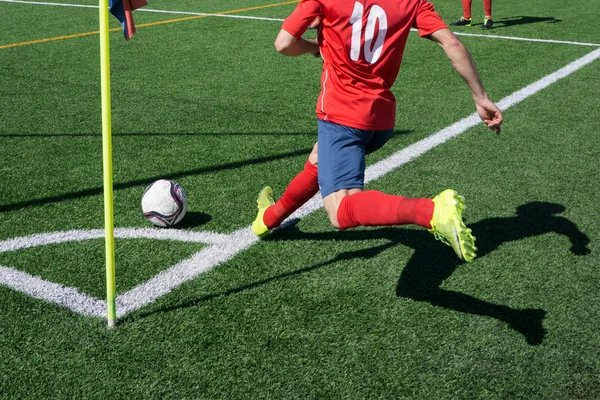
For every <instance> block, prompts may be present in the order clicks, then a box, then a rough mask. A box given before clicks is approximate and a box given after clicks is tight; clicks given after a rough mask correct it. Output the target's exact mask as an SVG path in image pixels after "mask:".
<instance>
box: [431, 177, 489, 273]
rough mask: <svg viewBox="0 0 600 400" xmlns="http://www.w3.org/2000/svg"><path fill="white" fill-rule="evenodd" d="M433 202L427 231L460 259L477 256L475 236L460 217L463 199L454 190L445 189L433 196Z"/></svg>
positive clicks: (467, 260) (471, 258)
mask: <svg viewBox="0 0 600 400" xmlns="http://www.w3.org/2000/svg"><path fill="white" fill-rule="evenodd" d="M433 203H434V204H435V208H434V209H433V218H432V219H431V226H432V229H430V230H429V232H431V233H433V235H434V236H435V238H436V239H438V240H441V241H442V242H443V243H445V244H447V245H448V246H450V247H452V249H453V250H454V252H455V253H456V255H457V256H458V258H460V259H461V260H462V261H466V262H472V261H473V260H474V259H475V257H477V254H475V251H476V250H477V247H475V237H474V236H473V235H472V234H471V230H470V229H469V228H467V226H466V225H465V223H464V222H463V219H462V212H463V210H464V209H465V205H464V199H463V198H462V196H460V195H459V194H458V193H456V191H454V190H452V189H446V190H444V191H443V192H442V193H440V194H438V195H437V196H435V197H434V198H433Z"/></svg>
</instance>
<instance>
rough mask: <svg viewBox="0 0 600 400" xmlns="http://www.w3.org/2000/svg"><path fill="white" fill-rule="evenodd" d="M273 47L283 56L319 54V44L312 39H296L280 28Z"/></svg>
mask: <svg viewBox="0 0 600 400" xmlns="http://www.w3.org/2000/svg"><path fill="white" fill-rule="evenodd" d="M275 49H276V50H277V52H279V53H281V54H283V55H285V56H301V55H303V54H307V53H309V54H312V55H314V56H318V55H319V44H318V43H317V41H316V40H313V39H303V38H300V39H297V38H296V37H294V35H292V34H291V33H289V32H288V31H286V30H285V29H282V30H280V31H279V34H278V35H277V38H276V39H275Z"/></svg>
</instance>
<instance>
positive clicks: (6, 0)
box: [0, 0, 600, 47]
mask: <svg viewBox="0 0 600 400" xmlns="http://www.w3.org/2000/svg"><path fill="white" fill-rule="evenodd" d="M0 3H19V4H32V5H42V6H55V7H78V8H98V7H99V6H92V5H86V4H72V3H52V2H44V1H26V0H0ZM138 11H139V12H150V13H159V14H175V15H197V16H206V17H222V18H237V19H252V20H260V21H277V22H282V21H283V19H281V18H265V17H253V16H247V15H239V14H209V13H199V12H190V11H169V10H154V9H150V8H140V9H138V10H136V12H138ZM411 31H413V32H416V29H411ZM454 34H455V35H456V36H472V37H482V38H489V39H503V40H518V41H525V42H536V43H556V44H570V45H575V46H591V47H600V44H598V43H586V42H573V41H567V40H551V39H532V38H522V37H514V36H498V35H488V34H477V33H463V32H454Z"/></svg>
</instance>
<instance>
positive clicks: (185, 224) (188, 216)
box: [177, 211, 212, 229]
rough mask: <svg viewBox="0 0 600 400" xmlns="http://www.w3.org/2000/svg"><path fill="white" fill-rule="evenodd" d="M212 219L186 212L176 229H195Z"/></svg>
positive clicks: (206, 215) (199, 213) (193, 212)
mask: <svg viewBox="0 0 600 400" xmlns="http://www.w3.org/2000/svg"><path fill="white" fill-rule="evenodd" d="M211 219H212V217H211V216H210V215H209V214H205V213H201V212H196V211H188V212H186V213H185V216H184V217H183V219H182V220H181V222H180V223H178V224H177V229H187V228H196V227H198V226H201V225H204V224H206V223H208V222H209V221H210V220H211Z"/></svg>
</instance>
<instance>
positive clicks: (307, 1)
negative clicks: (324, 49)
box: [281, 0, 321, 39]
mask: <svg viewBox="0 0 600 400" xmlns="http://www.w3.org/2000/svg"><path fill="white" fill-rule="evenodd" d="M319 15H321V4H320V3H319V2H318V1H317V0H303V1H301V2H300V3H299V4H298V5H297V6H296V9H295V10H294V12H293V13H292V14H291V15H290V16H289V17H287V18H286V19H285V21H283V24H282V25H281V29H283V30H285V31H286V32H288V33H289V34H291V35H293V36H294V37H295V38H296V39H300V38H301V37H302V35H303V34H304V32H306V30H307V29H308V27H309V25H310V24H311V22H313V21H314V19H315V17H317V16H319Z"/></svg>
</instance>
